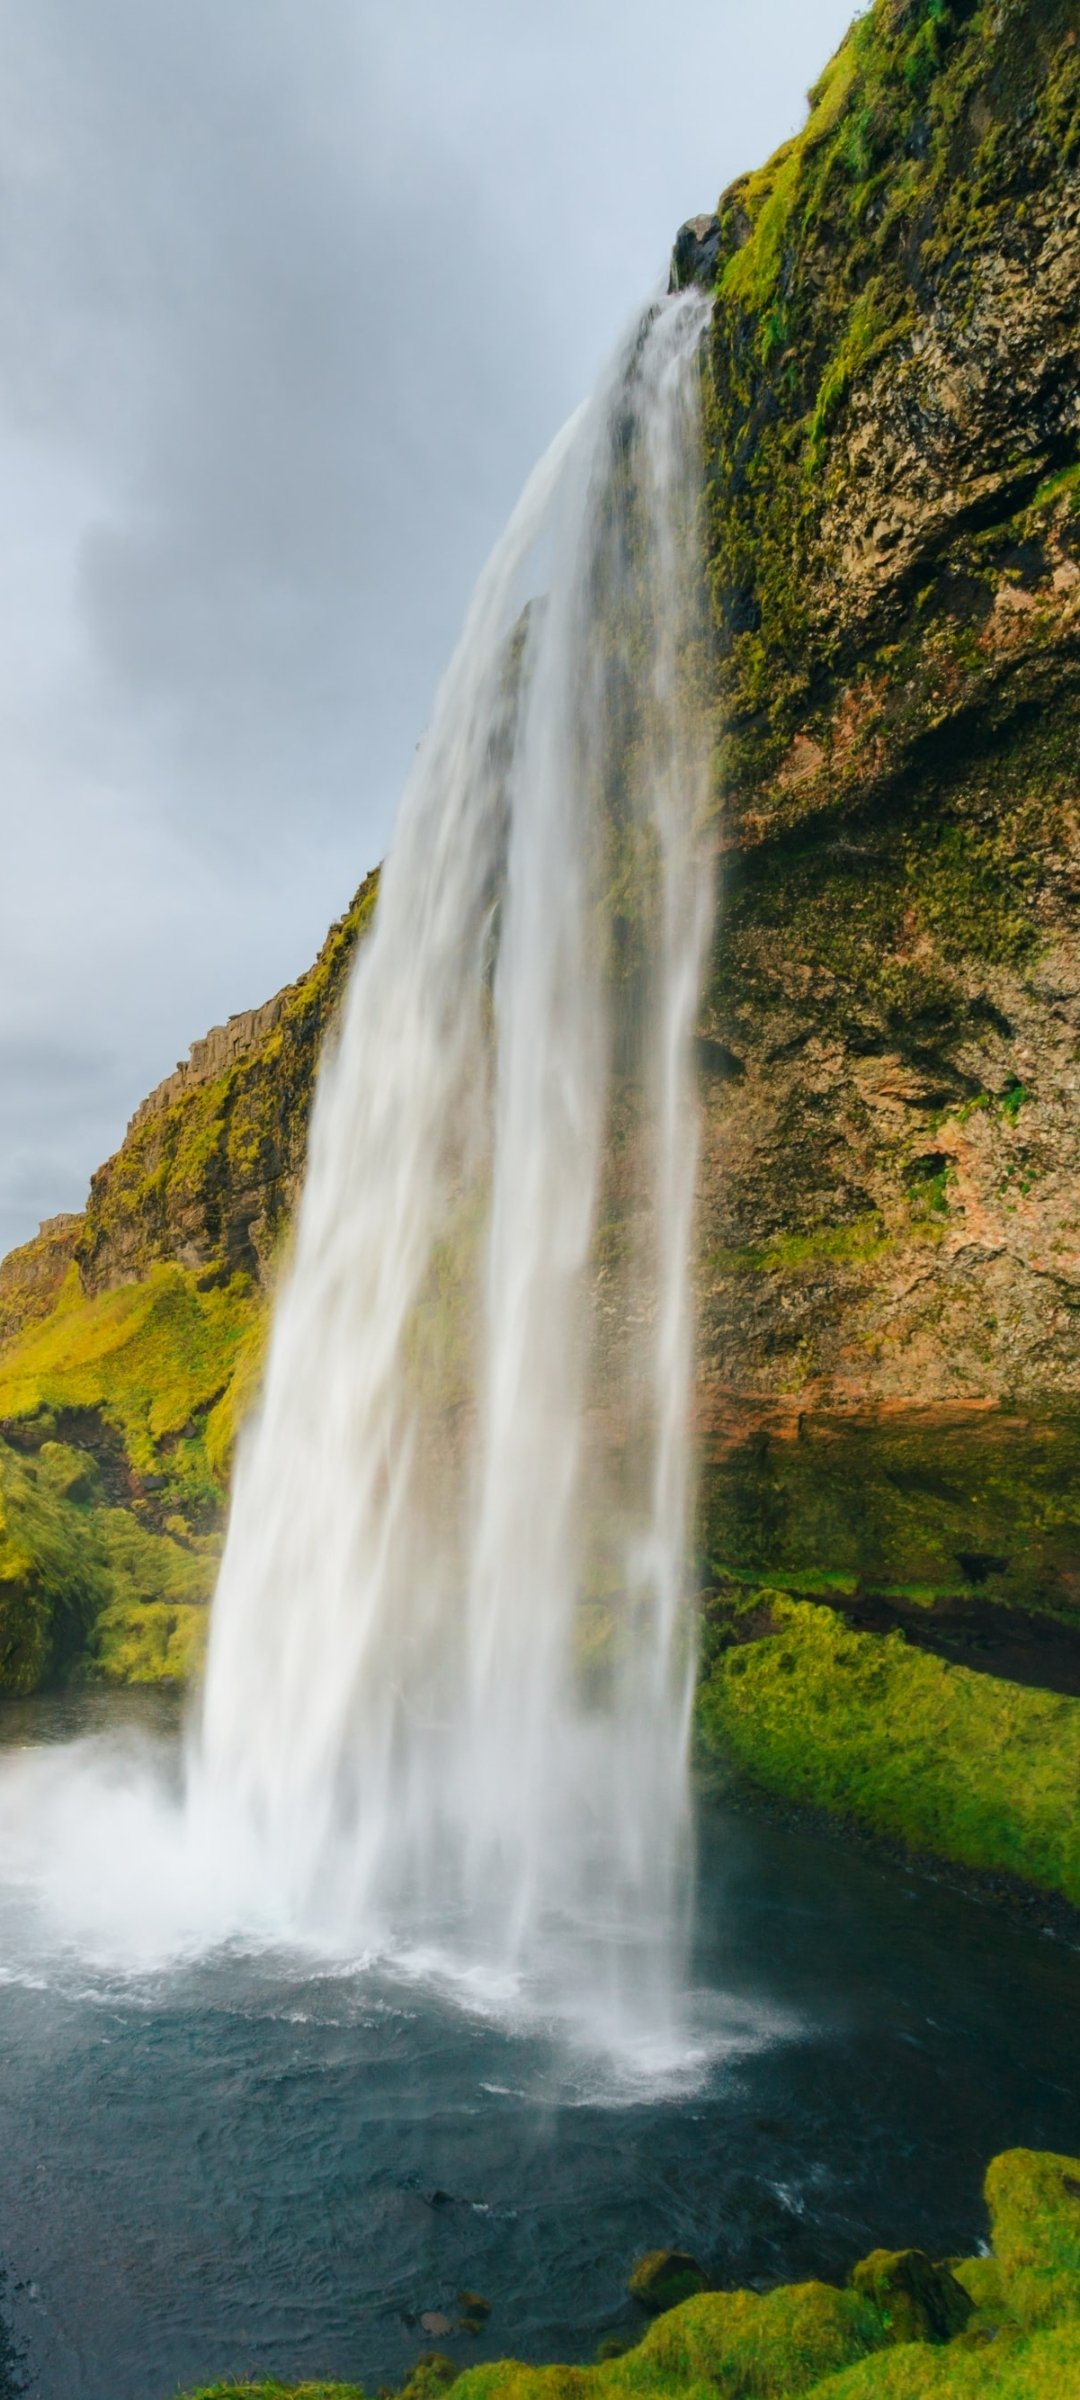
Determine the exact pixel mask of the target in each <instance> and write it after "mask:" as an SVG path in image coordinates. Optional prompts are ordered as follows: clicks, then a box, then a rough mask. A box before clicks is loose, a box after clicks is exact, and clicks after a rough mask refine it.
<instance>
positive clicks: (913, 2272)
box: [851, 2250, 972, 2342]
mask: <svg viewBox="0 0 1080 2400" xmlns="http://www.w3.org/2000/svg"><path fill="white" fill-rule="evenodd" d="M851 2285H852V2290H853V2291H856V2292H861V2293H862V2294H863V2297H864V2299H867V2300H872V2301H873V2303H874V2306H875V2308H877V2309H879V2310H880V2312H881V2315H882V2317H883V2318H884V2321H885V2323H886V2324H887V2325H888V2327H889V2330H890V2332H891V2334H892V2338H893V2340H894V2341H896V2342H951V2341H952V2339H953V2336H954V2335H955V2334H958V2333H962V2332H963V2330H964V2327H965V2325H966V2324H967V2322H968V2319H969V2317H970V2316H971V2313H972V2301H971V2298H970V2296H969V2294H968V2293H967V2292H966V2291H965V2290H964V2287H963V2285H962V2284H961V2283H959V2282H958V2281H957V2279H956V2277H955V2275H953V2274H952V2273H951V2272H950V2270H949V2268H948V2267H945V2266H935V2264H934V2262H933V2260H932V2259H930V2258H928V2257H927V2255H926V2252H925V2250H872V2251H871V2252H870V2255H869V2257H868V2258H861V2259H860V2260H859V2263H858V2266H857V2267H854V2268H853V2269H852V2274H851Z"/></svg>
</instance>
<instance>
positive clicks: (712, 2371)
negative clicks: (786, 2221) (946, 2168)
mask: <svg viewBox="0 0 1080 2400" xmlns="http://www.w3.org/2000/svg"><path fill="white" fill-rule="evenodd" d="M986 2197H987V2202H988V2205H989V2210H990V2230H991V2236H992V2242H993V2255H992V2256H991V2257H989V2258H974V2259H965V2260H950V2261H949V2262H948V2264H947V2265H946V2266H938V2267H935V2266H934V2265H932V2264H931V2262H930V2260H929V2259H926V2258H924V2257H923V2256H922V2254H921V2253H920V2252H918V2251H910V2250H909V2251H903V2252H899V2253H890V2252H885V2251H880V2250H879V2251H874V2252H873V2253H872V2254H871V2256H870V2258H868V2259H864V2260H862V2261H861V2262H860V2264H859V2265H858V2266H856V2267H855V2268H854V2269H853V2271H852V2275H851V2280H850V2284H849V2287H848V2289H847V2290H846V2291H840V2290H837V2289H836V2288H834V2287H833V2286H832V2285H830V2284H824V2283H802V2284H789V2285H781V2286H779V2288H778V2289H777V2290H775V2291H772V2292H764V2293H761V2292H703V2293H700V2294H699V2295H698V2296H697V2297H696V2298H694V2299H691V2300H685V2301H683V2303H682V2304H681V2306H678V2307H676V2308H674V2309H672V2310H671V2311H670V2312H669V2313H668V2314H667V2315H665V2316H662V2317H660V2318H659V2319H658V2320H657V2321H656V2322H655V2323H654V2324H653V2325H651V2326H650V2328H649V2330H648V2332H647V2333H646V2334H645V2336H644V2338H643V2339H642V2340H641V2341H640V2342H638V2343H637V2344H636V2346H635V2347H634V2348H633V2349H630V2350H628V2351H626V2352H625V2353H624V2354H623V2355H622V2356H621V2357H619V2358H612V2359H605V2360H604V2361H603V2362H602V2363H601V2364H600V2365H598V2366H594V2367H557V2366H552V2367H534V2366H526V2365H523V2364H522V2363H521V2362H519V2361H517V2360H514V2359H500V2360H496V2361H493V2362H492V2363H491V2364H489V2365H484V2366H478V2367H470V2368H466V2369H465V2371H464V2372H463V2373H461V2374H458V2375H456V2376H454V2373H453V2369H452V2367H451V2366H450V2365H449V2362H447V2361H444V2360H432V2361H431V2362H430V2364H429V2365H428V2366H427V2367H425V2365H424V2364H423V2363H422V2364H421V2365H420V2367H419V2368H418V2369H417V2370H415V2372H414V2374H413V2376H412V2377H411V2378H410V2381H409V2382H408V2383H407V2384H406V2385H405V2386H404V2395H405V2396H407V2400H432V2396H433V2392H434V2390H435V2389H445V2388H446V2385H447V2382H448V2381H449V2380H451V2379H452V2380H453V2388H454V2391H455V2393H456V2394H457V2400H623V2396H624V2395H626V2396H631V2395H637V2400H684V2396H685V2400H689V2395H691V2394H694V2395H702V2394H705V2393H711V2394H713V2395H715V2400H1072V2395H1075V2394H1076V2393H1077V2392H1080V2160H1077V2159H1070V2158H1059V2157H1055V2156H1052V2155H1051V2154H1049V2153H1046V2152H1037V2151H1032V2150H1012V2151H1006V2152H1005V2154H1004V2155H1003V2156H1002V2157H1001V2158H997V2159H995V2160H994V2161H993V2163H992V2165H991V2167H990V2170H989V2173H988V2175H987V2178H986ZM965 2294H966V2295H967V2299H965ZM436 2372H437V2376H438V2382H437V2384H436V2383H435V2381H434V2377H435V2373H436ZM425 2376H427V2380H426V2381H425ZM194 2400H361V2396H360V2395H359V2394H358V2391H357V2387H356V2386H354V2385H351V2384H350V2385H347V2386H346V2385H344V2384H300V2385H296V2386H289V2387H288V2389H287V2391H286V2389H285V2387H283V2386H282V2385H280V2384H276V2383H259V2384H215V2385H213V2386H212V2387H211V2388H210V2389H209V2390H207V2391H205V2392H201V2393H199V2394H198V2395H195V2396H194Z"/></svg>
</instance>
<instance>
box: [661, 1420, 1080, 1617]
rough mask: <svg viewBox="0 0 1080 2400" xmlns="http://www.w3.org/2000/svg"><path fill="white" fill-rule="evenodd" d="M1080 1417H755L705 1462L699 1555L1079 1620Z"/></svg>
mask: <svg viewBox="0 0 1080 2400" xmlns="http://www.w3.org/2000/svg"><path fill="white" fill-rule="evenodd" d="M1078 1485H1080V1411H1078V1410H1077V1409H1076V1407H1075V1405H1063V1406H1061V1407H1059V1408H1056V1409H1051V1408H1045V1409H1042V1410H1038V1411H1033V1412H1032V1413H1031V1414H1029V1415H1020V1414H1017V1415H1013V1414H1011V1413H1009V1412H1008V1411H1006V1410H973V1411H972V1412H971V1413H970V1414H968V1413H965V1412H963V1411H934V1410H930V1411H926V1412H924V1411H921V1410H920V1409H919V1408H918V1407H916V1406H912V1407H911V1408H909V1409H907V1410H903V1411H899V1410H895V1411H887V1412H884V1413H882V1414H881V1415H875V1414H874V1413H873V1412H872V1411H868V1412H867V1414H866V1415H865V1416H859V1415H856V1414H845V1413H844V1412H842V1411H837V1412H836V1413H831V1412H830V1411H828V1410H818V1411H813V1410H805V1411H803V1412H802V1414H801V1415H800V1418H799V1421H798V1425H797V1428H793V1429H792V1430H791V1431H790V1432H788V1431H786V1430H784V1429H783V1427H780V1428H779V1429H773V1428H772V1427H770V1426H769V1425H768V1424H767V1423H766V1424H763V1425H760V1426H755V1424H754V1422H753V1418H752V1417H751V1418H750V1419H749V1421H748V1423H747V1427H746V1431H745V1435H744V1437H743V1438H742V1439H741V1440H740V1441H738V1442H737V1443H733V1444H732V1445H731V1446H730V1447H727V1448H725V1450H724V1452H723V1454H722V1455H721V1456H720V1457H719V1458H717V1459H715V1460H714V1461H713V1462H712V1463H710V1464H709V1465H708V1466H707V1467H706V1469H705V1470H704V1473H703V1476H702V1483H701V1496H700V1524H699V1537H698V1539H699V1548H700V1551H701V1553H702V1556H703V1559H704V1560H706V1561H708V1562H709V1564H710V1566H711V1568H712V1569H713V1571H714V1572H715V1573H716V1575H718V1576H721V1577H722V1576H734V1577H735V1578H736V1579H737V1580H739V1581H741V1582H744V1583H745V1582H749V1583H758V1584H761V1583H768V1584H777V1585H778V1586H780V1587H781V1588H782V1589H784V1590H786V1591H793V1592H799V1591H808V1590H812V1591H817V1592H824V1593H826V1594H827V1593H828V1590H829V1588H830V1586H831V1587H832V1588H833V1589H835V1590H837V1591H840V1592H849V1593H854V1592H862V1593H864V1594H874V1595H877V1596H880V1597H890V1598H893V1599H896V1600H904V1599H913V1600H918V1601H922V1602H923V1603H925V1604H926V1605H931V1604H933V1603H934V1602H935V1601H943V1600H945V1599H948V1598H952V1599H955V1600H965V1599H966V1600H967V1601H968V1602H970V1601H971V1600H972V1598H973V1596H974V1595H976V1594H977V1596H978V1600H979V1604H980V1606H981V1607H983V1608H987V1609H993V1608H995V1607H1000V1608H1003V1609H1004V1608H1012V1609H1023V1610H1026V1611H1028V1612H1030V1613H1031V1614H1032V1615H1033V1616H1039V1617H1046V1618H1055V1619H1057V1620H1059V1621H1061V1622H1064V1623H1066V1624H1075V1623H1076V1622H1077V1601H1076V1590H1075V1583H1074V1581H1073V1576H1074V1569H1075V1557H1076V1523H1077V1516H1076V1507H1077V1504H1076V1493H1077V1489H1078Z"/></svg>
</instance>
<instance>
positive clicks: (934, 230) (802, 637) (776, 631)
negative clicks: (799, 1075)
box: [709, 0, 1080, 810]
mask: <svg viewBox="0 0 1080 2400" xmlns="http://www.w3.org/2000/svg"><path fill="white" fill-rule="evenodd" d="M1071 22H1072V20H1071V15H1070V7H1069V0H1045V5H1041V6H1040V7H1039V8H1038V9H1037V10H1036V9H1035V8H1033V7H1031V6H1025V7H1023V8H1011V9H1008V10H1006V11H1005V12H1004V16H1003V17H1002V15H1001V12H1000V11H999V10H997V9H996V8H995V7H994V6H993V5H991V0H957V4H955V5H952V6H946V5H945V0H876V5H875V6H873V7H872V8H870V9H869V10H868V11H867V13H866V15H865V16H864V17H862V18H861V19H860V20H859V21H858V22H857V23H856V25H855V26H854V27H853V28H852V31H851V33H850V34H849V35H848V37H847V40H846V41H845V42H844V44H843V45H842V46H841V49H840V50H839V52H838V53H837V56H836V58H835V59H834V60H833V62H832V64H831V66H830V67H829V69H828V70H827V72H826V74H825V76H824V77H823V78H822V79H821V82H820V83H819V84H818V86H817V87H816V89H815V90H814V91H813V92H812V93H811V95H810V100H811V113H810V116H809V119H808V122H807V124H806V126H805V127H804V129H803V131H802V132H801V133H800V134H799V135H798V136H797V137H796V138H795V140H794V141H791V142H788V143H786V144H785V145H784V146H783V148H782V149H781V150H780V151H779V152H778V153H777V155H776V157H775V158H774V159H773V160H771V161H770V162H769V163H768V165H767V166H766V167H764V168H763V169H761V170H760V171H759V172H758V173H756V174H754V175H751V176H747V177H744V178H743V179H742V180H741V181H739V182H738V183H736V184H735V185H733V186H732V188H731V190H730V191H729V192H728V193H726V194H725V195H724V196H723V198H722V199H721V201H720V204H719V220H720V232H721V266H720V272H719V278H718V289H717V307H716V315H715V320H714V331H713V343H712V353H711V363H712V393H711V399H710V415H709V444H710V453H711V463H712V477H711V486H710V493H711V501H710V505H711V519H710V523H711V536H710V548H711V575H712V585H713V590H714V595H715V601H716V610H717V620H718V626H719V633H720V645H721V657H722V681H723V688H724V694H725V701H726V704H727V715H728V722H729V727H730V738H729V740H728V742H727V745H726V755H725V763H724V769H723V774H722V777H721V782H722V784H723V785H725V786H726V788H727V791H728V793H729V794H730V793H731V792H732V791H733V790H734V791H737V792H738V791H746V790H748V789H750V788H752V787H753V786H754V785H755V784H757V783H759V782H760V781H761V780H762V779H763V778H765V777H768V776H770V775H771V774H773V772H774V771H775V769H776V768H777V766H778V765H779V764H780V761H781V758H782V756H783V753H784V748H785V745H786V741H787V740H788V739H790V736H791V734H792V733H793V732H794V731H795V730H796V728H797V726H798V725H799V724H800V722H801V723H802V724H803V725H804V727H805V722H806V712H807V706H808V703H810V702H811V701H813V703H814V706H815V707H816V708H820V707H822V705H823V704H825V703H826V701H827V700H828V699H829V698H833V699H835V698H838V697H839V696H840V694H842V692H843V690H844V686H845V684H846V683H850V680H851V670H852V666H853V665H854V663H855V656H856V655H857V650H853V647H852V644H851V640H850V636H848V637H847V638H845V636H844V635H841V637H840V639H839V640H838V638H837V625H836V589H835V586H836V561H835V559H829V558H826V557H825V555H824V553H823V550H822V546H821V539H820V533H821V521H822V515H823V505H824V504H827V503H828V501H829V500H830V498H831V497H832V496H834V492H835V490H837V489H839V488H841V487H842V486H843V485H844V483H845V479H846V478H847V477H848V476H849V475H850V473H851V461H850V460H849V459H848V457H847V455H846V452H845V450H844V440H843V437H844V435H845V430H846V418H847V409H848V403H849V401H850V400H851V399H852V397H853V395H854V394H856V393H857V392H858V391H859V390H860V388H865V386H866V384H867V381H868V379H869V378H870V377H871V376H872V375H873V373H874V372H875V370H876V369H877V367H878V365H879V363H880V361H881V360H882V359H883V357H884V356H885V354H886V353H889V354H891V355H894V356H895V358H896V360H897V362H898V364H899V365H900V366H902V365H903V364H904V363H905V362H906V361H907V360H908V359H910V357H911V356H912V354H913V344H914V338H915V336H916V334H917V332H918V330H919V329H920V327H921V326H922V325H923V324H925V323H927V322H928V321H930V320H931V319H932V318H933V316H934V312H935V311H938V312H939V314H938V317H937V320H936V321H937V322H938V323H939V324H940V323H941V322H943V321H946V320H948V321H949V322H951V324H952V325H953V326H954V328H957V329H961V328H962V327H963V323H964V315H965V310H970V308H971V306H972V304H973V303H972V292H973V288H974V287H973V273H972V270H973V266H974V265H975V264H976V263H977V262H978V261H979V260H980V259H982V258H984V257H986V256H992V255H993V254H994V253H995V251H998V250H1000V249H1002V248H1007V247H1008V245H1009V243H1010V241H1011V240H1012V239H1013V237H1014V234H1015V228H1016V224H1017V219H1018V214H1019V221H1020V222H1021V223H1022V222H1023V221H1024V210H1025V203H1026V200H1027V196H1028V195H1029V194H1041V193H1042V192H1044V191H1045V189H1046V187H1047V186H1048V185H1050V186H1052V185H1053V184H1054V182H1055V181H1056V180H1060V178H1061V176H1062V173H1063V169H1064V167H1065V164H1066V162H1067V161H1068V159H1069V158H1070V157H1071V156H1072V155H1073V154H1074V152H1075V149H1076V146H1077V142H1078V140H1080V103H1078V97H1077V73H1076V61H1075V57H1074V56H1073V55H1070V51H1069V48H1068V45H1067V44H1066V42H1065V41H1064V40H1063V36H1064V35H1065V34H1066V33H1067V32H1068V31H1069V30H1070V28H1071ZM956 338H959V332H958V333H957V336H956ZM863 463H864V464H865V462H863ZM931 533H932V539H931V552H932V555H933V557H934V558H935V560H936V559H937V557H938V555H939V553H940V548H941V525H940V523H939V522H938V521H937V520H936V519H934V520H933V523H932V527H931ZM958 538H959V536H958ZM892 615H893V618H894V619H895V621H896V624H897V627H898V628H899V627H900V626H901V625H902V623H903V622H904V621H905V618H906V622H907V625H908V629H909V632H910V635H911V657H910V658H904V659H901V658H898V659H897V660H896V661H895V664H894V666H893V667H892V669H891V670H890V671H889V672H888V674H887V675H886V676H885V677H884V679H883V687H882V695H881V705H882V708H883V709H884V712H885V715H886V717H888V718H889V720H890V723H891V725H892V727H893V728H894V730H895V733H896V734H898V735H899V734H901V730H902V727H903V725H904V721H905V719H906V720H907V726H908V731H909V732H910V731H911V730H912V729H914V728H915V727H916V726H917V725H918V726H920V727H925V726H927V725H932V724H935V723H938V722H940V721H941V718H942V714H943V702H944V703H946V706H945V708H944V713H946V714H947V713H948V705H947V703H948V701H949V699H950V696H951V698H952V701H953V703H954V704H955V700H956V698H957V697H958V694H957V693H956V692H955V691H953V692H952V693H951V695H950V686H951V685H955V683H956V670H958V669H961V668H962V670H963V672H964V673H965V674H966V676H967V677H968V679H969V680H970V682H971V685H972V688H973V689H974V688H980V689H985V688H986V687H987V678H988V662H987V660H986V658H985V657H982V656H980V654H979V652H978V648H977V644H976V643H975V642H974V641H973V640H972V638H970V637H969V636H966V635H965V636H961V635H960V633H959V631H956V632H955V633H954V635H953V636H951V637H947V636H946V632H945V629H944V628H943V627H942V626H941V625H940V624H938V625H936V626H935V627H934V628H933V629H932V632H931V638H930V641H929V646H928V649H927V655H926V658H925V661H923V662H922V667H920V668H919V671H918V672H917V673H915V674H913V673H912V671H911V670H912V668H913V666H916V665H917V663H918V661H919V658H920V653H921V649H922V646H923V642H924V636H925V634H926V631H927V629H926V627H923V628H921V629H920V628H919V626H918V623H917V617H916V616H915V615H913V614H912V612H911V608H910V601H909V596H908V595H906V594H905V592H904V590H903V588H902V586H901V587H898V589H897V592H896V594H895V597H894V599H893V603H892ZM898 746H899V745H898V743H897V742H896V741H894V743H893V744H892V747H893V750H894V752H895V749H896V747H898ZM857 747H858V746H857V745H856V751H857ZM859 767H860V761H859V758H858V756H857V755H856V754H855V753H853V754H852V756H851V757H850V758H848V759H847V760H846V761H845V765H844V777H846V776H847V775H848V773H849V771H850V772H851V773H853V774H855V775H856V777H857V774H858V771H859ZM877 771H878V772H880V761H879V762H878V769H877ZM838 780H841V779H839V778H838ZM816 804H817V803H815V805H816ZM792 805H796V803H792ZM771 806H772V807H773V809H774V810H777V809H778V808H779V802H778V798H777V795H775V794H774V795H772V799H771Z"/></svg>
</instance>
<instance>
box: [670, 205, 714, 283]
mask: <svg viewBox="0 0 1080 2400" xmlns="http://www.w3.org/2000/svg"><path fill="white" fill-rule="evenodd" d="M719 251H720V220H719V218H718V217H688V218H687V221H686V224H685V225H680V227H679V230H678V233H677V234H676V236H675V247H674V249H673V251H672V253H671V276H670V280H669V283H668V290H669V291H672V292H683V291H685V290H686V287H687V285H688V284H690V283H703V284H705V285H706V286H709V285H710V284H713V283H715V281H716V261H717V258H718V256H719Z"/></svg>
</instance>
